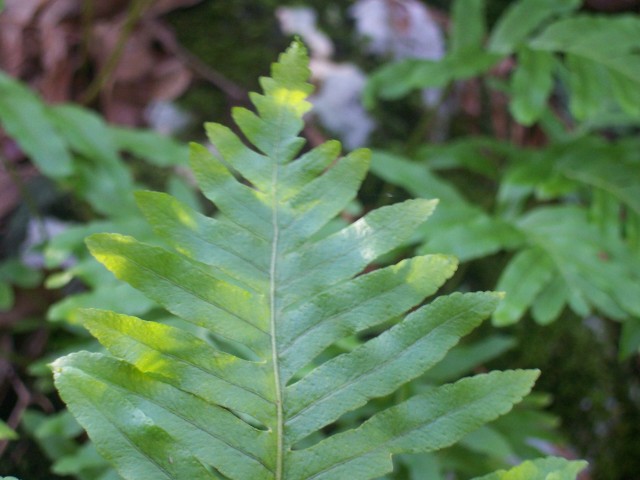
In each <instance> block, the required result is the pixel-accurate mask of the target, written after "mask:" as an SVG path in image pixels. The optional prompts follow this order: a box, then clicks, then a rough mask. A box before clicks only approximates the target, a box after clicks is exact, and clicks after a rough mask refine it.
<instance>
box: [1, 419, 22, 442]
mask: <svg viewBox="0 0 640 480" xmlns="http://www.w3.org/2000/svg"><path fill="white" fill-rule="evenodd" d="M17 438H18V434H17V433H16V432H15V431H14V430H13V429H12V428H10V427H9V426H8V425H7V424H6V423H5V422H3V421H2V420H0V440H16V439H17Z"/></svg>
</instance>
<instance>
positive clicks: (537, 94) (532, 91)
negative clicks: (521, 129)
mask: <svg viewBox="0 0 640 480" xmlns="http://www.w3.org/2000/svg"><path fill="white" fill-rule="evenodd" d="M553 67H554V59H553V55H552V54H551V53H549V52H545V51H535V50H530V49H528V48H523V49H522V50H520V51H519V52H518V68H517V70H516V71H515V73H514V74H513V77H512V79H511V91H512V95H513V98H512V100H511V102H510V103H509V109H510V110H511V113H512V115H513V116H514V118H515V119H516V120H517V121H518V122H520V123H522V124H523V125H531V124H533V123H534V122H536V121H537V120H539V119H540V117H541V115H542V113H543V112H544V109H545V107H546V106H547V99H548V98H549V95H550V94H551V89H552V87H553V77H552V73H553Z"/></svg>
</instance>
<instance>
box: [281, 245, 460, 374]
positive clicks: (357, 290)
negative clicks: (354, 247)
mask: <svg viewBox="0 0 640 480" xmlns="http://www.w3.org/2000/svg"><path fill="white" fill-rule="evenodd" d="M456 267H457V262H455V261H454V260H453V259H452V258H450V257H445V256H442V255H429V256H424V257H415V258H412V259H409V260H405V261H402V262H400V263H398V264H397V265H393V266H391V267H387V268H384V269H380V270H376V271H374V272H372V273H369V274H367V275H361V276H359V277H356V278H355V279H354V280H352V281H350V282H347V283H342V284H339V285H337V286H336V287H334V288H333V289H330V290H329V291H327V292H324V293H322V294H321V295H318V296H316V297H312V298H310V299H307V301H306V302H305V303H303V304H301V305H294V306H293V307H292V308H291V309H285V310H284V311H283V317H282V328H281V330H280V332H281V333H280V335H281V346H282V349H281V351H280V355H281V359H282V372H283V377H284V378H285V379H289V378H290V377H291V376H292V375H294V374H295V373H296V372H297V371H298V370H299V369H300V368H302V367H304V366H305V365H306V364H307V363H309V362H310V361H311V360H313V359H314V358H315V357H316V355H318V354H319V353H321V352H322V351H323V350H324V349H325V348H326V347H328V346H329V345H331V344H332V343H334V342H335V341H337V340H338V339H340V338H343V337H346V336H349V335H353V334H355V333H357V332H359V331H362V330H365V329H366V328H370V327H373V326H375V325H378V324H380V323H383V322H386V321H389V320H391V319H393V318H395V317H397V316H398V315H401V314H403V313H405V312H406V311H407V310H409V309H410V308H412V307H414V306H415V305H417V304H419V303H420V302H421V301H422V300H423V299H424V298H425V297H426V296H427V295H431V294H432V293H434V292H435V291H436V290H437V289H438V288H439V287H440V286H441V285H442V283H444V282H445V280H447V278H449V277H450V276H451V275H453V273H454V272H455V270H456Z"/></svg>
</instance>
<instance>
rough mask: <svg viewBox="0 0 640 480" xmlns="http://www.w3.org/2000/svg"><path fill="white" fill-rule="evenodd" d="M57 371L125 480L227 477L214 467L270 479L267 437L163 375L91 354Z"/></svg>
mask: <svg viewBox="0 0 640 480" xmlns="http://www.w3.org/2000/svg"><path fill="white" fill-rule="evenodd" d="M53 370H54V375H55V377H56V381H57V385H58V387H59V389H60V392H61V394H62V396H63V398H65V397H67V398H68V397H72V398H74V402H73V403H72V404H71V411H72V412H73V414H74V415H75V416H76V417H77V418H78V419H79V420H80V422H81V423H83V424H84V426H85V428H87V431H88V432H89V434H90V435H91V436H92V437H93V440H94V442H95V444H96V447H97V448H98V451H99V452H100V453H101V454H102V455H103V456H104V457H105V458H107V459H108V460H109V461H110V462H112V463H114V464H115V466H116V468H118V469H119V471H120V473H121V474H122V475H124V476H125V478H139V479H144V478H166V479H175V478H180V476H181V475H185V474H188V475H192V476H193V478H198V479H200V478H202V479H206V478H219V477H218V476H217V475H215V474H213V473H212V472H211V470H209V469H208V468H207V467H206V466H205V465H207V464H208V465H212V466H214V467H216V468H217V469H219V470H220V471H224V472H226V471H229V473H230V474H232V475H237V473H238V472H242V473H243V474H244V475H246V476H245V477H244V478H256V479H258V478H260V479H268V478H270V475H269V471H268V470H269V468H268V467H267V466H265V465H264V464H263V461H262V459H261V458H260V457H261V451H260V450H259V449H258V450H256V448H260V444H261V443H262V446H261V448H262V449H264V448H266V444H265V442H264V440H266V438H265V439H263V441H260V440H259V438H260V437H263V436H264V433H263V432H261V431H259V430H256V429H252V428H251V427H250V426H249V425H247V424H246V423H244V422H242V421H241V420H239V419H238V418H237V417H235V416H234V415H232V414H231V413H229V412H228V411H226V410H224V409H221V408H219V407H215V406H212V405H210V404H207V403H205V402H203V401H202V400H200V399H198V398H197V397H195V396H192V395H188V394H186V393H184V392H181V391H180V390H178V389H175V388H173V387H171V386H169V385H167V384H165V383H164V382H163V381H162V377H156V378H154V377H151V376H149V375H145V374H143V373H141V372H140V371H138V370H136V369H135V368H134V367H132V366H131V365H129V364H128V363H125V362H122V361H119V360H115V359H113V358H110V357H107V356H103V355H100V354H90V353H77V354H72V355H69V356H67V357H65V358H64V359H61V360H58V361H57V362H56V363H54V364H53ZM185 431H188V432H189V435H187V436H185V435H184V432H185ZM221 432H225V433H226V435H225V436H224V437H223V436H221ZM92 434H95V435H92ZM187 440H188V441H189V446H190V448H189V447H187V446H186V445H185V443H184V442H185V441H187Z"/></svg>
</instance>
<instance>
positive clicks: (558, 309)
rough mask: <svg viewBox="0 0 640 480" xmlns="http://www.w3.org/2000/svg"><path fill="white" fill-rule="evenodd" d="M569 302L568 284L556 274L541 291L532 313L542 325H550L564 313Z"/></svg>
mask: <svg viewBox="0 0 640 480" xmlns="http://www.w3.org/2000/svg"><path fill="white" fill-rule="evenodd" d="M566 303H567V285H566V284H565V283H564V281H563V280H562V277H560V276H554V277H553V278H552V279H551V281H550V282H549V283H547V284H546V285H545V287H544V288H543V289H542V291H540V293H539V294H538V296H537V297H536V299H535V300H534V301H533V305H531V315H532V316H533V319H534V320H535V321H536V322H538V323H539V324H540V325H548V324H549V323H551V322H553V321H554V320H555V319H556V318H558V316H559V315H560V314H561V313H562V309H563V308H564V306H565V304H566Z"/></svg>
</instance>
